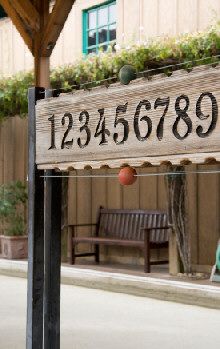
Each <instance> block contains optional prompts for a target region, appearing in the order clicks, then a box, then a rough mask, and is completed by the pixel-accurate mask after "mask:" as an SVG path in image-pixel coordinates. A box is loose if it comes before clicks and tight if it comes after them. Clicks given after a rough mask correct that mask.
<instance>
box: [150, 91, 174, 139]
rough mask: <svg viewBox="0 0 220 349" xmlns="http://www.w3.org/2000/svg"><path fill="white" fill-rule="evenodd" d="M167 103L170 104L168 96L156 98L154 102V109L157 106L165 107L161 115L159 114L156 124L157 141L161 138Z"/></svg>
mask: <svg viewBox="0 0 220 349" xmlns="http://www.w3.org/2000/svg"><path fill="white" fill-rule="evenodd" d="M169 104H170V97H165V98H157V99H156V101H155V103H154V109H157V108H158V107H165V108H164V111H163V115H162V116H161V118H160V121H159V124H158V126H157V138H158V139H159V141H161V139H162V138H163V130H164V118H165V116H166V113H167V111H168V108H169Z"/></svg>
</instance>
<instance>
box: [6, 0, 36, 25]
mask: <svg viewBox="0 0 220 349" xmlns="http://www.w3.org/2000/svg"><path fill="white" fill-rule="evenodd" d="M10 2H11V4H12V6H13V7H14V9H15V10H16V11H17V13H18V14H19V15H20V17H21V18H22V19H23V21H24V22H25V24H26V25H27V26H28V27H29V28H30V29H31V30H34V31H38V30H39V29H40V15H39V13H38V11H37V9H36V8H35V6H34V5H33V4H32V3H31V2H30V0H10Z"/></svg>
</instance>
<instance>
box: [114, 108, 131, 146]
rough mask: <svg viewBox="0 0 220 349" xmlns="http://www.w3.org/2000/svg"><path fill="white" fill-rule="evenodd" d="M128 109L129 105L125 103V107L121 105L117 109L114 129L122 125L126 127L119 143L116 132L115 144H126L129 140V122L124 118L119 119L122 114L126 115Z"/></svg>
mask: <svg viewBox="0 0 220 349" xmlns="http://www.w3.org/2000/svg"><path fill="white" fill-rule="evenodd" d="M127 107H128V103H125V104H124V105H119V106H117V108H116V117H115V122H114V127H116V126H117V125H120V124H121V125H123V127H124V136H123V138H122V140H121V141H118V133H116V132H115V133H114V135H113V139H114V142H115V143H116V144H117V145H120V144H124V142H126V141H127V139H128V134H129V125H128V121H127V120H125V119H124V118H123V117H120V118H119V117H118V116H119V114H120V113H124V114H125V113H126V111H127Z"/></svg>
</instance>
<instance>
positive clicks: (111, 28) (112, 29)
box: [109, 24, 116, 41]
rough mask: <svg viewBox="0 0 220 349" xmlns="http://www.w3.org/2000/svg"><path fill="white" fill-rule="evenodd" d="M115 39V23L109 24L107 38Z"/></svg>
mask: <svg viewBox="0 0 220 349" xmlns="http://www.w3.org/2000/svg"><path fill="white" fill-rule="evenodd" d="M115 39H116V25H115V24H113V25H110V26H109V40H110V41H113V40H115Z"/></svg>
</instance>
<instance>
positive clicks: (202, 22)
mask: <svg viewBox="0 0 220 349" xmlns="http://www.w3.org/2000/svg"><path fill="white" fill-rule="evenodd" d="M102 2H103V1H100V0H76V2H75V4H74V6H73V8H72V11H71V12H70V14H69V17H68V19H67V21H66V23H65V26H64V29H63V31H62V33H61V35H60V37H59V39H58V42H57V45H56V47H55V49H54V51H53V54H52V57H51V66H52V67H55V66H58V65H62V64H68V63H73V62H74V61H75V60H76V59H78V58H80V57H81V56H82V10H84V9H86V8H89V7H92V6H95V5H97V4H100V3H102ZM117 15H118V18H117V42H118V43H119V44H129V42H132V41H139V40H145V39H147V38H149V37H154V36H160V35H176V34H178V33H182V32H192V31H196V30H202V29H204V28H206V27H207V26H208V25H209V24H211V23H212V22H213V21H215V19H216V18H219V16H220V2H219V0H117ZM15 53H16V54H15ZM31 68H33V58H32V56H31V54H30V52H29V51H28V49H27V47H26V46H25V45H24V43H23V40H22V39H21V37H20V35H19V33H18V32H17V31H16V29H15V27H14V26H13V24H12V23H11V20H10V19H3V20H0V75H4V76H10V75H12V74H14V73H16V72H18V71H21V70H29V69H31Z"/></svg>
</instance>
